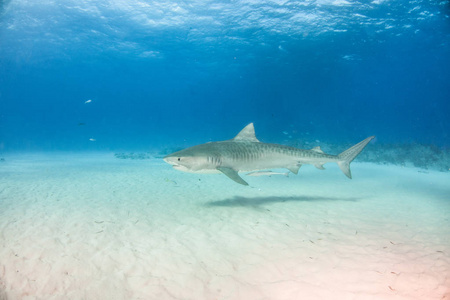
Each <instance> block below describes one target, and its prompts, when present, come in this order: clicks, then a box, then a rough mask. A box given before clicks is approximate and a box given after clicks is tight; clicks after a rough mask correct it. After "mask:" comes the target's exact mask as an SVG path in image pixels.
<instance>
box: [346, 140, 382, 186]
mask: <svg viewBox="0 0 450 300" xmlns="http://www.w3.org/2000/svg"><path fill="white" fill-rule="evenodd" d="M374 138H375V137H374V136H370V137H368V138H367V139H365V140H364V141H361V142H359V143H358V144H356V145H354V146H352V147H350V148H348V149H347V150H345V151H344V152H342V153H341V154H339V155H338V159H339V161H338V163H337V164H338V166H339V168H341V170H342V172H344V174H345V176H347V177H348V178H350V179H352V172H351V171H350V163H351V162H352V161H353V160H354V159H355V157H357V156H358V154H359V153H361V151H362V150H363V149H364V147H366V146H367V144H368V143H369V142H370V141H371V140H373V139H374Z"/></svg>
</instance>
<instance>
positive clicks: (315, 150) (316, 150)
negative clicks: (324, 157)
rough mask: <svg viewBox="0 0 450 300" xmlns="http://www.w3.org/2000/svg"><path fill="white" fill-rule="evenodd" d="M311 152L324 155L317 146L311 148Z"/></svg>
mask: <svg viewBox="0 0 450 300" xmlns="http://www.w3.org/2000/svg"><path fill="white" fill-rule="evenodd" d="M311 151H314V152H317V153H324V152H323V151H322V149H320V146H317V147H314V148H312V149H311Z"/></svg>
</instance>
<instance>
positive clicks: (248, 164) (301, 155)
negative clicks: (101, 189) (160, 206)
mask: <svg viewBox="0 0 450 300" xmlns="http://www.w3.org/2000/svg"><path fill="white" fill-rule="evenodd" d="M373 138H375V137H374V136H371V137H368V138H366V139H365V140H363V141H361V142H359V143H358V144H356V145H354V146H352V147H350V148H348V149H347V150H345V151H344V152H342V153H341V154H338V155H331V154H326V153H324V152H323V151H322V150H321V149H320V147H315V148H312V149H311V150H304V149H298V148H294V147H289V146H285V145H279V144H268V143H262V142H260V141H259V140H258V139H257V138H256V135H255V128H254V126H253V123H250V124H248V125H247V126H245V127H244V129H242V130H241V131H240V132H239V134H238V135H236V136H235V137H234V138H233V139H231V140H226V141H220V142H209V143H206V144H201V145H197V146H193V147H190V148H186V149H184V150H181V151H177V152H174V153H172V154H169V155H167V156H165V157H164V158H163V159H164V161H165V162H167V163H169V164H171V165H172V166H173V168H174V169H176V170H179V171H184V172H191V173H223V174H225V175H226V176H228V177H229V178H230V179H232V180H234V181H235V182H237V183H239V184H243V185H248V183H247V182H246V181H245V180H244V179H242V178H241V177H240V176H239V174H238V172H241V171H257V170H267V169H273V168H286V169H288V170H289V171H291V172H292V173H294V174H297V173H298V170H299V169H300V167H301V166H302V165H303V164H311V165H314V166H315V167H316V168H318V169H321V170H323V169H325V168H324V167H323V165H324V164H326V163H329V162H335V163H337V164H338V166H339V168H340V169H341V170H342V172H343V173H344V174H345V175H346V176H347V177H348V178H350V179H351V178H352V174H351V171H350V163H351V162H352V161H353V160H354V159H355V157H356V156H358V154H359V153H361V151H362V150H363V149H364V147H366V145H367V144H368V143H369V142H370V141H371V140H372V139H373Z"/></svg>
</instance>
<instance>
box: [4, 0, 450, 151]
mask: <svg viewBox="0 0 450 300" xmlns="http://www.w3.org/2000/svg"><path fill="white" fill-rule="evenodd" d="M0 3H1V4H0V5H1V7H0V151H4V152H7V151H42V150H49V151H50V150H75V151H78V150H80V151H81V150H151V149H161V148H164V147H176V146H190V145H193V144H197V143H201V142H205V141H209V140H223V139H228V138H231V137H233V136H234V135H236V134H237V132H238V131H239V130H240V129H242V128H243V127H244V126H245V125H247V124H248V123H250V122H254V124H255V128H256V134H257V136H258V138H259V139H260V140H262V141H265V142H283V141H284V140H285V139H286V138H287V137H289V139H292V140H313V141H314V140H320V141H325V142H329V143H341V142H342V143H355V142H359V141H360V140H361V139H363V138H366V137H367V136H370V135H376V136H377V142H379V143H387V144H389V143H426V144H435V145H438V146H450V136H449V131H450V118H449V116H450V101H449V100H450V84H449V82H450V71H449V67H450V44H449V42H450V3H449V1H443V0H440V1H433V0H423V1H422V0H414V1H392V0H391V1H389V0H385V1H383V0H375V1H350V0H348V1H345V0H336V1H333V0H317V1H313V0H305V1H283V0H274V1H264V0H261V1H200V0H198V1H175V2H172V1H136V0H130V1H125V0H122V1H120V0H116V1H113V0H111V1H98V0H83V1H80V0H76V1H75V0H73V1H70V0H61V1H51V0H46V1H25V0H10V1H3V2H0ZM87 100H92V101H91V102H90V103H85V102H86V101H87ZM283 131H284V132H285V133H283Z"/></svg>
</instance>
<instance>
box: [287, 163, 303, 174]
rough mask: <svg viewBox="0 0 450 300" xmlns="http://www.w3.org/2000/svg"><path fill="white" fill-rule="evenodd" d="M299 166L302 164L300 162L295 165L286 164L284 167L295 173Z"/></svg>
mask: <svg viewBox="0 0 450 300" xmlns="http://www.w3.org/2000/svg"><path fill="white" fill-rule="evenodd" d="M301 166H302V164H296V165H292V166H288V167H287V168H286V169H288V170H289V171H291V172H292V173H294V174H295V175H297V174H298V170H299V169H300V167H301Z"/></svg>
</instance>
